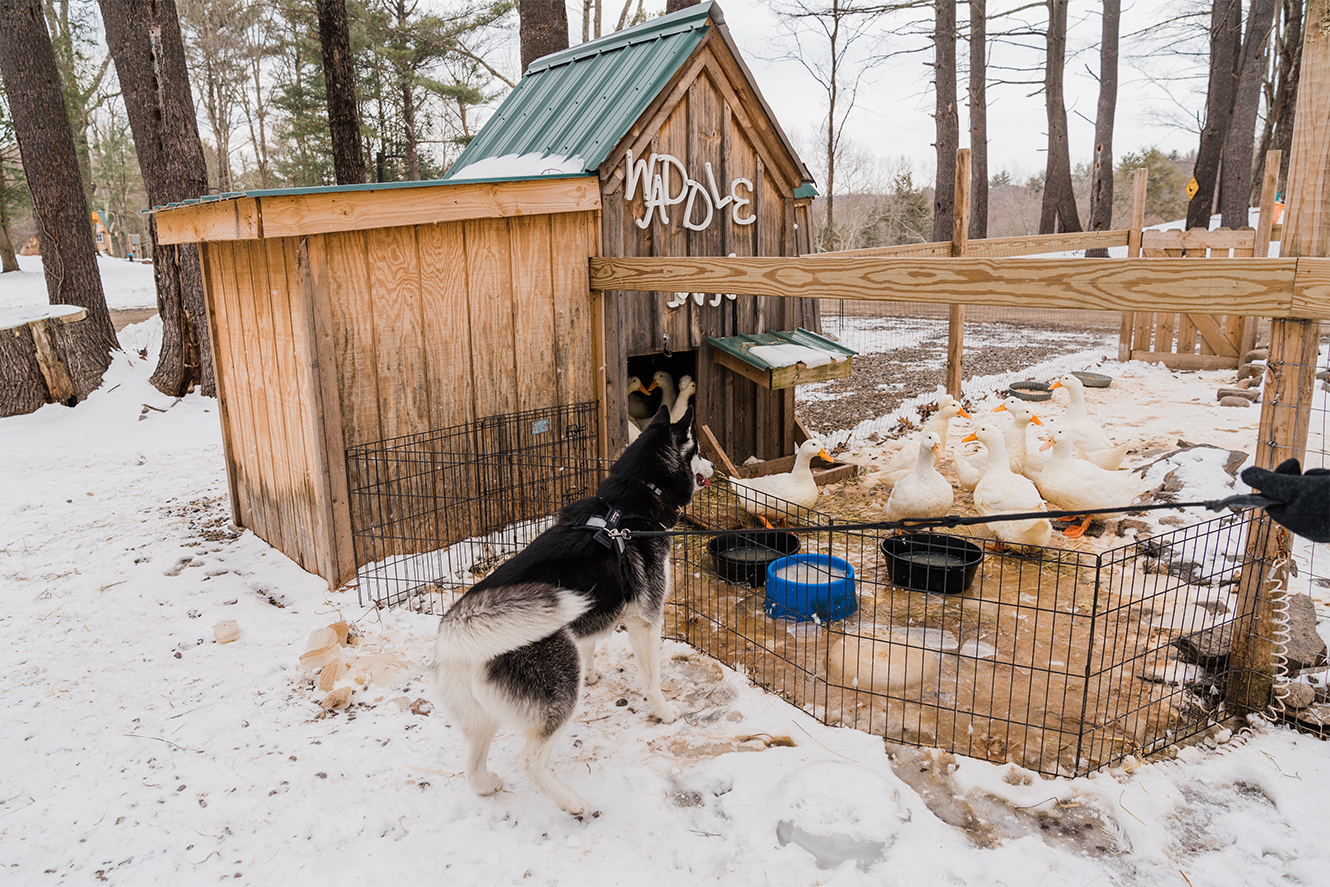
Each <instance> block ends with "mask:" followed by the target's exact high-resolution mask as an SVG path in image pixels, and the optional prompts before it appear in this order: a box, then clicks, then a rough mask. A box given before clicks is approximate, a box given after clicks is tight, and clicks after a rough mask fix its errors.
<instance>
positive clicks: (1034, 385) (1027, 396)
mask: <svg viewBox="0 0 1330 887" xmlns="http://www.w3.org/2000/svg"><path fill="white" fill-rule="evenodd" d="M1007 393H1008V394H1010V395H1011V396H1012V397H1015V398H1019V399H1020V400H1052V398H1053V389H1051V388H1049V387H1048V386H1047V385H1045V384H1044V383H1043V382H1036V381H1035V380H1033V379H1025V380H1024V381H1021V382H1012V383H1011V384H1010V385H1008V386H1007Z"/></svg>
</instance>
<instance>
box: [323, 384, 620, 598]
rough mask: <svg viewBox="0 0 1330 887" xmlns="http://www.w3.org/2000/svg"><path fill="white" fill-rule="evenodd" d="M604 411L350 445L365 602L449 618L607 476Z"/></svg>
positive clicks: (587, 409)
mask: <svg viewBox="0 0 1330 887" xmlns="http://www.w3.org/2000/svg"><path fill="white" fill-rule="evenodd" d="M596 450H597V444H596V407H595V404H594V403H581V404H574V405H571V406H563V407H554V408H550V409H542V410H532V411H529V412H521V413H510V414H506V415H501V416H493V417H489V418H485V419H480V420H478V421H476V422H474V423H470V424H466V425H457V426H453V427H451V428H444V429H441V430H438V431H432V432H426V433H422V434H413V435H408V436H405V437H398V438H393V439H392V440H387V441H383V442H379V443H372V444H366V445H363V446H357V447H352V448H350V449H348V450H347V456H346V459H347V476H348V487H349V490H350V499H351V529H352V537H353V540H354V550H355V556H356V563H357V564H362V565H363V566H361V567H360V569H359V570H358V572H357V587H358V590H359V596H360V602H361V603H362V604H367V603H369V602H371V601H372V602H374V603H377V604H380V605H383V606H395V605H406V606H409V607H411V608H412V609H417V610H421V611H423V612H429V613H442V612H443V611H444V610H445V609H446V608H447V604H448V603H450V602H451V597H449V596H448V593H449V592H451V591H454V590H457V589H462V590H464V589H465V588H466V587H468V586H470V585H471V584H473V583H474V582H476V581H477V580H479V579H480V578H481V577H482V576H484V575H485V574H486V573H487V572H489V570H491V569H493V568H494V567H495V566H497V565H498V564H499V563H502V562H503V561H504V560H506V559H507V558H508V557H511V556H512V555H513V554H514V553H515V552H516V551H518V550H519V549H520V548H521V547H522V546H524V545H525V544H526V543H527V542H529V541H530V540H531V539H533V538H535V537H536V536H537V535H539V534H540V532H541V531H543V530H544V529H545V527H546V526H548V525H549V520H550V516H551V515H552V514H553V512H554V511H556V510H557V509H558V508H559V507H561V506H562V505H564V504H566V503H568V502H573V501H575V500H577V499H581V498H583V497H585V496H590V495H591V494H592V493H594V492H595V490H596V487H597V485H599V483H600V480H601V478H602V477H603V476H604V466H602V465H601V462H600V459H599V458H598V457H597V454H596Z"/></svg>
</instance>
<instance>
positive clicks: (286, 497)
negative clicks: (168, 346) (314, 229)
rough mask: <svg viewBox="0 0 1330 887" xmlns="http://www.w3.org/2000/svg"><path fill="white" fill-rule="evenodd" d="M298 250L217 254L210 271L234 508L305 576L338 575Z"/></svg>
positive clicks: (235, 248)
mask: <svg viewBox="0 0 1330 887" xmlns="http://www.w3.org/2000/svg"><path fill="white" fill-rule="evenodd" d="M295 246H296V245H295V243H294V241H291V240H279V241H262V240H237V241H223V242H218V243H211V244H207V245H205V247H204V256H205V259H204V267H205V274H206V277H207V281H206V285H207V288H208V292H209V304H210V309H211V317H212V321H213V323H214V329H213V332H214V334H215V335H214V340H213V341H214V356H215V358H216V361H217V364H216V365H217V367H218V368H219V372H218V377H219V382H220V383H221V385H222V397H223V398H224V400H225V404H226V408H225V410H224V412H223V416H222V422H223V437H224V440H225V441H226V450H227V459H228V475H229V480H230V483H231V486H232V507H233V510H234V512H235V516H236V519H237V522H238V523H239V524H240V525H242V526H245V527H248V528H250V529H252V530H253V531H254V532H255V534H257V535H258V536H260V537H261V538H263V539H265V540H266V541H268V542H269V543H270V544H272V545H273V546H274V547H276V548H278V549H280V550H281V551H282V552H283V553H285V554H286V555H287V556H289V557H290V558H292V559H293V560H295V561H296V562H297V563H299V564H300V565H301V566H302V567H304V568H305V569H307V570H310V571H311V572H315V573H319V574H320V575H324V576H328V575H329V574H335V573H337V571H338V567H337V552H336V551H335V550H334V549H331V548H330V547H329V546H328V544H327V543H328V541H329V538H330V536H331V526H332V514H331V509H330V502H329V501H328V496H327V485H326V483H323V482H322V479H321V477H320V472H319V471H318V470H316V468H315V466H318V465H320V464H322V460H321V459H320V456H319V451H320V450H321V449H322V446H323V445H322V429H321V427H320V423H319V419H318V413H317V404H316V402H315V401H314V400H313V399H312V398H311V397H310V396H309V388H310V385H311V378H312V377H311V374H310V361H309V358H308V349H309V348H310V347H311V344H312V342H313V331H312V330H311V322H310V315H309V313H308V312H307V311H306V310H305V305H304V303H303V301H302V300H300V299H299V298H297V299H291V298H289V297H288V294H290V293H299V292H300V289H301V284H300V279H299V267H298V261H297V257H296V252H295Z"/></svg>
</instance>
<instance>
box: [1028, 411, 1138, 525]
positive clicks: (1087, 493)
mask: <svg viewBox="0 0 1330 887" xmlns="http://www.w3.org/2000/svg"><path fill="white" fill-rule="evenodd" d="M1042 448H1043V449H1050V448H1051V449H1052V450H1053V454H1052V455H1051V456H1050V457H1049V459H1048V462H1047V463H1046V464H1045V465H1044V470H1043V471H1042V472H1041V473H1040V475H1039V481H1038V485H1039V492H1040V493H1042V494H1043V496H1044V498H1045V499H1047V500H1048V501H1049V502H1050V503H1051V504H1052V505H1053V507H1055V508H1057V509H1059V510H1061V511H1079V510H1080V509H1086V510H1090V509H1095V508H1112V507H1113V506H1114V505H1130V504H1131V503H1132V502H1133V501H1135V499H1136V497H1137V496H1139V495H1140V494H1141V488H1142V482H1141V478H1140V477H1138V476H1137V475H1136V474H1135V473H1134V472H1131V471H1107V470H1105V469H1103V468H1100V467H1099V466H1098V465H1095V464H1094V463H1092V462H1087V461H1086V460H1084V459H1077V458H1076V456H1075V453H1073V452H1072V450H1073V435H1072V432H1071V430H1070V429H1068V428H1056V429H1054V431H1053V436H1052V437H1050V438H1049V439H1048V441H1047V442H1046V443H1045V444H1044V446H1043V447H1042ZM1095 517H1100V518H1103V517H1107V515H1086V517H1085V520H1084V521H1082V522H1081V523H1080V524H1079V525H1078V526H1074V527H1068V528H1067V529H1066V530H1064V531H1063V532H1064V533H1065V534H1066V535H1068V536H1070V537H1072V538H1075V537H1077V536H1080V535H1082V534H1083V533H1084V532H1085V528H1086V527H1088V526H1089V525H1090V521H1091V520H1092V519H1093V518H1095Z"/></svg>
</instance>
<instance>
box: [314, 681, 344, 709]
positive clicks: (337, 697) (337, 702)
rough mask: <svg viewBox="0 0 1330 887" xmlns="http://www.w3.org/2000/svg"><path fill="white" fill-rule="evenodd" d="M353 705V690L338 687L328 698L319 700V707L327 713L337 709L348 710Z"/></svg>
mask: <svg viewBox="0 0 1330 887" xmlns="http://www.w3.org/2000/svg"><path fill="white" fill-rule="evenodd" d="M350 703H351V688H350V687H338V688H337V689H336V690H333V691H332V692H331V693H329V694H328V695H327V696H325V697H323V698H322V699H320V700H319V707H320V708H322V709H324V710H325V711H332V710H333V709H335V708H346V706H347V705H349V704H350Z"/></svg>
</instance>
